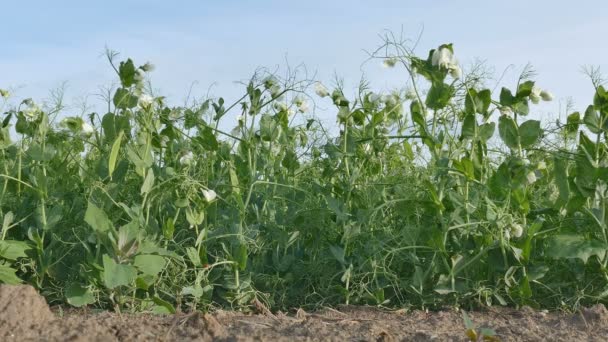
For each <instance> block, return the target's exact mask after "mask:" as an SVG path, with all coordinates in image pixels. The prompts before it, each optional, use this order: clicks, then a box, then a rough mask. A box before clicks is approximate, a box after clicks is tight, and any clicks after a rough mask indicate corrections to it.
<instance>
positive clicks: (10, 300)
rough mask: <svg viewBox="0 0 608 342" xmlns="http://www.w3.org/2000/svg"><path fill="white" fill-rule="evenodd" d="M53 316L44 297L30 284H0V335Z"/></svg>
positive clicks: (44, 320) (45, 320)
mask: <svg viewBox="0 0 608 342" xmlns="http://www.w3.org/2000/svg"><path fill="white" fill-rule="evenodd" d="M54 318H55V316H54V315H53V313H52V312H51V310H50V309H49V306H48V305H47V304H46V301H45V300H44V298H43V297H42V296H41V295H39V294H38V293H37V292H36V290H35V289H34V288H33V287H31V286H17V285H0V327H2V329H1V330H0V337H1V335H2V334H3V332H4V334H10V333H11V331H12V330H14V329H16V328H19V327H25V328H27V327H30V326H33V325H36V324H44V323H47V322H49V321H52V320H53V319H54Z"/></svg>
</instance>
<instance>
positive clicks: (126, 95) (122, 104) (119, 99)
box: [112, 88, 139, 109]
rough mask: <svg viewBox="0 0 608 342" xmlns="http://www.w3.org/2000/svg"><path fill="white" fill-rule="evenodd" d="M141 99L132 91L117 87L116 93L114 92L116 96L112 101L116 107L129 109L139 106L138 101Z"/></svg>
mask: <svg viewBox="0 0 608 342" xmlns="http://www.w3.org/2000/svg"><path fill="white" fill-rule="evenodd" d="M138 100H139V99H138V98H137V96H135V95H133V94H131V92H130V91H128V90H127V89H124V88H118V89H116V93H114V97H113V98H112V102H113V103H114V106H116V108H120V109H129V108H134V107H135V106H137V101H138Z"/></svg>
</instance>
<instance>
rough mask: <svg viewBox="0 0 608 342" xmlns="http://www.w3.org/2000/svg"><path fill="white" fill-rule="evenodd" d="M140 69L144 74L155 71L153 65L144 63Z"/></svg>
mask: <svg viewBox="0 0 608 342" xmlns="http://www.w3.org/2000/svg"><path fill="white" fill-rule="evenodd" d="M141 69H142V70H143V71H145V72H150V71H154V69H156V66H154V64H152V63H150V62H146V64H144V65H142V66H141Z"/></svg>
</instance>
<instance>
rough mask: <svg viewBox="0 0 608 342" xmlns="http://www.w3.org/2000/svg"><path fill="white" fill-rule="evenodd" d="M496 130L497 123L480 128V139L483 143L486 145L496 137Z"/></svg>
mask: <svg viewBox="0 0 608 342" xmlns="http://www.w3.org/2000/svg"><path fill="white" fill-rule="evenodd" d="M495 130H496V123H494V122H488V123H485V124H483V125H481V126H479V138H480V139H481V141H482V142H484V143H486V142H488V140H490V138H492V136H493V135H494V131H495Z"/></svg>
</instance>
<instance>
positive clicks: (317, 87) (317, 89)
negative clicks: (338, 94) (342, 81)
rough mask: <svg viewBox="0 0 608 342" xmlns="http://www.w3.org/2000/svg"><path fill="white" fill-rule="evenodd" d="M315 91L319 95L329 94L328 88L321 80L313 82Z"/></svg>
mask: <svg viewBox="0 0 608 342" xmlns="http://www.w3.org/2000/svg"><path fill="white" fill-rule="evenodd" d="M315 93H317V95H319V96H320V97H326V96H329V90H327V88H325V86H324V85H323V84H322V83H321V82H317V83H315Z"/></svg>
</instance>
